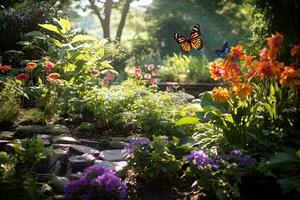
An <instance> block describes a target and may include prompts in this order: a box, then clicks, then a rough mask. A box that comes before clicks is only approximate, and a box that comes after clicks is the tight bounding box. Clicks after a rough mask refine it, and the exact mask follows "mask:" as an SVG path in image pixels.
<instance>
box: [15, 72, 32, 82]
mask: <svg viewBox="0 0 300 200" xmlns="http://www.w3.org/2000/svg"><path fill="white" fill-rule="evenodd" d="M16 79H18V80H20V81H28V80H29V76H28V74H25V73H21V74H18V75H17V76H16Z"/></svg>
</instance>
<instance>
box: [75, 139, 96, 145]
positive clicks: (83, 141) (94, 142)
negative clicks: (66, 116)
mask: <svg viewBox="0 0 300 200" xmlns="http://www.w3.org/2000/svg"><path fill="white" fill-rule="evenodd" d="M79 141H80V142H81V144H83V145H87V146H90V145H91V146H98V145H100V143H99V142H98V141H95V140H87V139H79Z"/></svg>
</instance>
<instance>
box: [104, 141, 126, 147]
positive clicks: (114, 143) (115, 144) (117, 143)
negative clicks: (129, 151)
mask: <svg viewBox="0 0 300 200" xmlns="http://www.w3.org/2000/svg"><path fill="white" fill-rule="evenodd" d="M109 143H110V144H109V146H110V147H111V148H112V149H124V147H125V146H126V145H127V144H128V142H124V141H120V140H112V141H110V142H109Z"/></svg>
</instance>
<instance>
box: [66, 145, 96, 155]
mask: <svg viewBox="0 0 300 200" xmlns="http://www.w3.org/2000/svg"><path fill="white" fill-rule="evenodd" d="M70 152H72V153H74V154H77V155H81V154H91V155H93V156H98V155H99V154H100V151H98V150H97V149H94V148H91V147H88V146H83V145H76V144H74V145H71V146H70Z"/></svg>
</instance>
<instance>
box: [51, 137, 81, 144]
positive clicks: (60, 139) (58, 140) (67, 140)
mask: <svg viewBox="0 0 300 200" xmlns="http://www.w3.org/2000/svg"><path fill="white" fill-rule="evenodd" d="M52 142H53V144H80V141H79V140H76V139H75V138H72V137H68V136H57V137H54V138H53V139H52Z"/></svg>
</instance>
